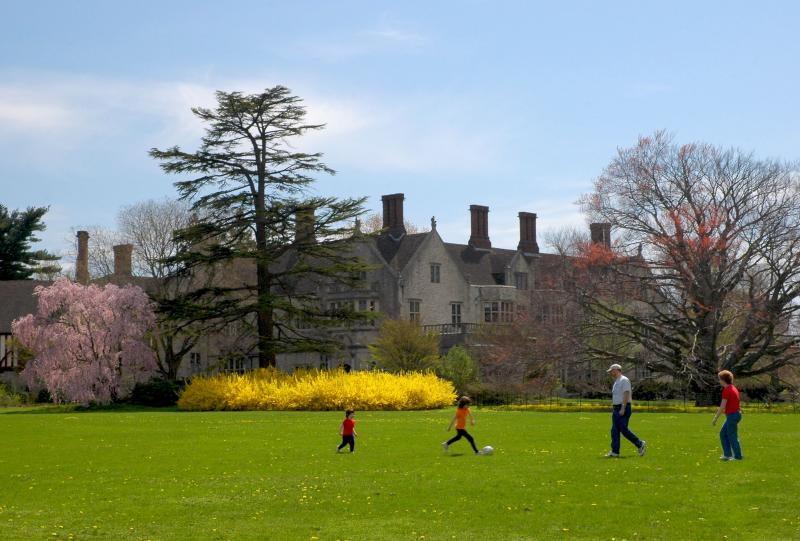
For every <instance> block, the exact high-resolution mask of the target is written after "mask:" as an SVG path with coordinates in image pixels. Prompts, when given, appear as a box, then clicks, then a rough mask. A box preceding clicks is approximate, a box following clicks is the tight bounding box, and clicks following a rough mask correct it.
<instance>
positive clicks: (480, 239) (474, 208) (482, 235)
mask: <svg viewBox="0 0 800 541" xmlns="http://www.w3.org/2000/svg"><path fill="white" fill-rule="evenodd" d="M469 214H470V227H471V230H470V235H469V245H470V246H472V247H473V248H478V249H481V250H489V249H491V247H492V241H491V240H489V207H484V206H483V205H470V206H469Z"/></svg>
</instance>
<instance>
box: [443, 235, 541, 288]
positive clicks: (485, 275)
mask: <svg viewBox="0 0 800 541" xmlns="http://www.w3.org/2000/svg"><path fill="white" fill-rule="evenodd" d="M444 246H445V248H446V249H447V251H448V252H449V253H450V255H451V256H452V257H453V259H454V260H455V261H456V264H457V265H458V267H459V269H460V270H461V273H462V274H463V275H464V277H466V278H467V280H468V281H469V283H471V284H479V285H508V284H505V283H504V280H505V272H506V267H508V266H509V265H510V264H511V261H512V260H513V259H514V256H516V255H517V253H518V252H517V251H516V250H506V249H504V248H490V249H488V250H476V249H475V248H473V247H472V246H469V245H467V244H453V243H450V242H445V243H444ZM526 260H527V258H526Z"/></svg>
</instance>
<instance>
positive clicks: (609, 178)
mask: <svg viewBox="0 0 800 541" xmlns="http://www.w3.org/2000/svg"><path fill="white" fill-rule="evenodd" d="M796 171H797V169H796V168H795V167H794V166H792V165H791V164H787V163H783V162H780V161H776V160H759V159H756V158H755V157H754V156H753V155H752V154H750V153H745V152H742V151H740V150H736V149H731V150H726V149H721V148H719V147H715V146H711V145H708V144H688V145H682V146H678V145H676V144H674V143H673V140H672V137H671V136H669V135H668V134H666V133H664V132H657V133H656V134H655V135H654V136H653V137H645V138H641V139H640V140H639V143H638V144H637V145H636V146H634V147H632V148H627V149H621V150H619V153H618V155H617V157H616V158H615V159H614V160H612V162H611V163H610V164H609V166H608V167H607V168H606V169H605V171H604V172H603V174H602V175H600V176H599V177H598V178H597V179H596V181H595V183H594V190H593V192H592V193H590V194H587V195H586V196H584V197H583V198H582V200H581V203H582V205H583V208H584V211H585V212H586V213H587V214H588V215H589V216H590V218H592V220H593V221H598V222H606V223H610V224H612V225H613V226H614V227H615V230H616V232H617V241H616V243H615V246H614V249H613V253H611V252H612V251H611V250H608V251H607V253H605V254H603V255H602V256H601V254H600V251H598V250H597V249H596V247H594V246H592V247H591V248H592V250H593V252H592V253H589V254H587V259H589V260H590V261H589V263H590V264H592V263H593V262H594V263H595V269H594V271H593V272H592V273H589V274H588V275H591V276H598V272H599V273H600V274H602V273H607V276H606V278H605V280H604V281H605V282H606V284H608V283H614V284H616V285H617V286H616V287H617V288H618V289H617V294H616V295H612V296H609V295H608V294H607V291H606V292H604V291H603V288H598V287H585V288H584V291H583V293H584V294H583V295H582V297H581V299H582V305H583V308H584V309H585V310H586V311H587V314H588V315H589V316H590V317H591V321H592V324H593V326H594V328H595V331H596V332H597V333H599V334H603V333H605V334H606V335H614V336H616V337H618V338H619V339H621V340H626V341H628V342H630V343H631V344H633V343H635V344H639V345H640V346H641V347H642V348H643V349H644V350H645V351H646V352H647V353H648V355H649V357H650V366H651V368H653V369H654V370H656V371H658V372H660V373H663V374H669V375H672V376H675V377H676V378H680V379H681V380H683V381H686V382H688V383H689V385H690V386H691V388H692V389H694V390H695V391H696V392H697V393H698V397H699V398H698V400H701V401H708V400H712V398H711V396H710V395H711V393H712V392H713V391H714V390H715V389H716V387H717V386H716V372H717V371H718V370H719V369H728V370H731V371H733V372H734V373H736V374H737V375H739V376H753V375H757V374H762V373H770V372H772V371H774V370H776V369H777V368H779V367H781V366H784V365H787V364H791V363H796V361H797V359H798V356H800V350H799V349H798V348H797V346H796V344H797V340H798V336H797V334H796V332H794V331H793V330H792V326H790V325H789V323H790V320H791V319H792V318H793V317H795V316H796V313H797V311H798V308H800V306H798V304H797V302H796V299H797V297H798V294H800V280H799V279H798V278H800V258H798V256H797V254H798V252H800V191H798V177H797V172H796ZM637 252H638V254H637ZM634 254H637V255H634ZM591 260H594V261H591ZM590 282H592V283H593V284H594V285H595V286H596V285H597V284H599V283H601V281H600V280H594V281H590ZM620 284H628V285H627V286H625V285H623V286H620ZM633 284H636V285H635V286H634V285H633ZM626 291H627V293H626ZM620 296H624V297H627V299H626V302H624V303H620V302H619V300H620ZM612 297H615V298H612ZM610 298H612V300H609V299H610ZM591 349H592V353H593V354H594V355H596V356H599V357H607V358H618V359H623V360H635V359H630V358H629V357H628V354H626V353H624V351H623V353H619V352H614V351H607V350H605V349H604V348H602V347H597V346H595V347H593V348H591ZM703 396H705V397H706V398H703Z"/></svg>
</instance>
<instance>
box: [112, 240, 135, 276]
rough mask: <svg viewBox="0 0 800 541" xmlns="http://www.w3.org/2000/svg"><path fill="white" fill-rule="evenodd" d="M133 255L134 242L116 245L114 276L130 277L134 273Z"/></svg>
mask: <svg viewBox="0 0 800 541" xmlns="http://www.w3.org/2000/svg"><path fill="white" fill-rule="evenodd" d="M132 255H133V244H117V245H116V246H114V276H117V277H119V278H130V277H131V276H132V275H133V272H132V264H131V257H132Z"/></svg>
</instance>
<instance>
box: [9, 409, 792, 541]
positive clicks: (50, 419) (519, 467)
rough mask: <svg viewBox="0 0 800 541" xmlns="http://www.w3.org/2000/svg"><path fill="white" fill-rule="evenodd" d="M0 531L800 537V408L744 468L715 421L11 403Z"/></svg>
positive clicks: (757, 418)
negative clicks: (45, 409)
mask: <svg viewBox="0 0 800 541" xmlns="http://www.w3.org/2000/svg"><path fill="white" fill-rule="evenodd" d="M0 411H2V413H0V434H2V436H3V437H2V442H3V443H2V451H0V488H1V489H2V490H0V539H3V540H9V539H24V540H35V539H70V538H71V539H153V540H166V539H187V540H202V539H220V540H222V539H234V540H238V539H269V540H273V539H291V540H295V539H296V540H303V539H311V540H313V539H320V540H336V539H339V540H344V539H349V540H380V539H391V540H396V539H397V540H402V539H425V540H438V539H458V540H493V539H497V540H513V539H559V540H561V539H564V540H566V539H607V540H616V541H620V540H622V539H628V540H640V539H641V540H644V539H665V540H684V539H738V540H741V539H753V540H769V541H775V540H780V539H787V540H788V539H800V504H799V503H798V495H799V494H800V468H798V464H797V462H798V457H800V452H798V449H797V443H798V441H800V416H797V415H769V414H750V415H748V414H747V413H745V418H744V421H743V422H742V425H741V439H742V445H743V449H744V453H745V460H744V461H742V462H725V463H723V462H720V461H719V460H718V456H719V455H720V449H719V446H718V439H717V430H718V429H716V428H713V427H711V425H710V421H711V416H710V415H708V414H659V413H641V414H638V415H637V414H634V416H633V419H632V422H631V427H632V428H633V429H634V431H635V432H637V433H638V434H639V435H640V436H641V437H643V438H644V439H646V440H647V441H648V447H649V450H648V454H647V456H646V457H644V458H640V457H638V456H636V455H635V452H634V449H633V446H631V445H630V444H629V443H628V442H626V441H623V457H622V458H620V459H605V458H602V455H603V454H604V453H605V452H606V450H607V447H608V420H609V418H608V415H606V414H598V413H539V412H515V411H491V410H476V411H475V413H476V417H477V420H478V425H477V426H476V427H474V430H473V433H474V435H475V436H476V439H477V442H478V444H479V445H480V446H483V445H486V444H491V445H493V446H494V447H495V448H496V450H497V452H496V453H495V455H493V456H486V457H484V456H474V455H472V454H471V453H470V452H468V451H469V448H468V445H467V443H466V442H464V441H462V442H459V443H457V444H455V445H454V446H453V448H452V450H451V453H450V454H449V455H444V454H443V453H442V450H441V447H440V443H441V441H442V440H443V439H444V438H445V436H446V434H445V431H444V429H445V427H446V426H447V422H448V420H449V415H450V414H451V412H449V411H432V412H380V413H377V412H376V413H370V412H359V413H358V414H357V419H358V426H357V430H358V432H359V434H360V438H359V439H358V443H357V452H356V453H355V454H354V455H349V454H342V455H336V454H334V452H333V450H334V447H335V446H336V444H337V443H338V442H339V439H338V435H337V428H338V424H339V421H340V420H341V415H340V414H339V413H334V412H331V413H276V412H242V413H238V412H211V413H180V412H175V411H157V410H149V411H148V410H143V411H131V410H120V411H97V412H81V413H77V412H67V413H39V412H21V411H19V410H0Z"/></svg>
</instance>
